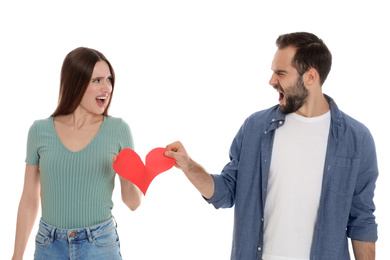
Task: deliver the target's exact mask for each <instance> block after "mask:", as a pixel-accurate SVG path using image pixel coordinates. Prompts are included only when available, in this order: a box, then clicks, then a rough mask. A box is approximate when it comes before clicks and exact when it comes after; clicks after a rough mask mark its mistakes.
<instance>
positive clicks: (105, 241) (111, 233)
mask: <svg viewBox="0 0 390 260" xmlns="http://www.w3.org/2000/svg"><path fill="white" fill-rule="evenodd" d="M35 245H36V246H35V254H34V259H35V260H47V259H56V260H62V259H64V260H65V259H67V260H75V259H77V260H83V259H93V260H99V259H113V260H115V259H120V260H121V259H122V256H121V253H120V246H119V237H118V233H117V230H116V224H115V222H114V219H113V218H111V219H110V220H108V221H106V222H104V223H101V224H99V225H96V226H93V227H88V228H82V229H60V228H56V227H53V226H50V225H48V224H46V223H45V222H43V221H42V220H41V222H40V223H39V231H38V234H37V236H36V238H35Z"/></svg>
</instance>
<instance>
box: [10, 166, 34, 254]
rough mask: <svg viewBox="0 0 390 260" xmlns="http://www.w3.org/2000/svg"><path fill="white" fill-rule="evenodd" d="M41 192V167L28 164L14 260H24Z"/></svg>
mask: <svg viewBox="0 0 390 260" xmlns="http://www.w3.org/2000/svg"><path fill="white" fill-rule="evenodd" d="M40 190H41V184H40V172H39V166H38V165H29V164H26V172H25V177H24V187H23V193H22V198H21V199H20V203H19V210H18V219H17V224H16V236H15V249H14V255H13V257H12V259H13V260H17V259H23V254H24V250H25V249H26V245H27V241H28V238H29V236H30V233H31V230H32V228H33V226H34V223H35V219H36V217H37V214H38V209H39V197H40Z"/></svg>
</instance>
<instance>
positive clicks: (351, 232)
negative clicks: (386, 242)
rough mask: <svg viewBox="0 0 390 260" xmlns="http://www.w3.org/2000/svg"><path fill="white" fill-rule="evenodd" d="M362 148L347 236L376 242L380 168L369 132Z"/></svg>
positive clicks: (365, 135) (364, 137) (365, 136)
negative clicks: (376, 197) (375, 192)
mask: <svg viewBox="0 0 390 260" xmlns="http://www.w3.org/2000/svg"><path fill="white" fill-rule="evenodd" d="M362 147H363V151H362V156H361V165H360V169H359V174H358V177H357V181H356V186H355V191H354V195H353V198H352V205H351V212H350V217H349V221H348V227H347V235H348V237H350V238H351V239H354V240H360V241H367V242H375V241H376V240H377V239H378V234H377V224H376V222H375V216H374V211H375V204H374V200H373V199H374V190H375V182H376V180H377V177H378V166H377V158H376V152H375V143H374V140H373V138H372V136H371V134H370V132H369V131H368V130H367V132H366V133H365V134H364V136H363V144H362Z"/></svg>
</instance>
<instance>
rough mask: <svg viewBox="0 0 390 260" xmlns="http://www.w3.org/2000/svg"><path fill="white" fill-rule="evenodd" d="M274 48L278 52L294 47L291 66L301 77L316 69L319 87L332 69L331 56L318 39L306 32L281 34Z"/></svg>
mask: <svg viewBox="0 0 390 260" xmlns="http://www.w3.org/2000/svg"><path fill="white" fill-rule="evenodd" d="M276 46H277V47H278V49H280V50H281V49H284V48H285V47H287V46H293V47H296V48H297V51H296V53H295V56H294V58H293V61H292V66H293V67H294V68H295V69H296V70H297V71H298V73H299V75H301V76H302V75H303V74H304V73H305V72H306V71H308V70H309V69H310V68H314V69H316V70H317V72H318V74H319V76H320V84H321V86H322V85H323V84H324V82H325V80H326V78H327V77H328V74H329V71H330V68H331V67H332V54H331V53H330V51H329V49H328V47H326V45H325V43H324V42H323V41H322V40H321V39H320V38H318V37H317V36H315V35H314V34H312V33H307V32H295V33H289V34H283V35H280V36H279V37H278V39H277V40H276Z"/></svg>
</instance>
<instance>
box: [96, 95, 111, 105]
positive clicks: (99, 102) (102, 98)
mask: <svg viewBox="0 0 390 260" xmlns="http://www.w3.org/2000/svg"><path fill="white" fill-rule="evenodd" d="M107 97H108V95H104V96H98V97H97V98H96V104H97V105H98V106H99V107H104V104H105V103H106V100H107Z"/></svg>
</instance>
